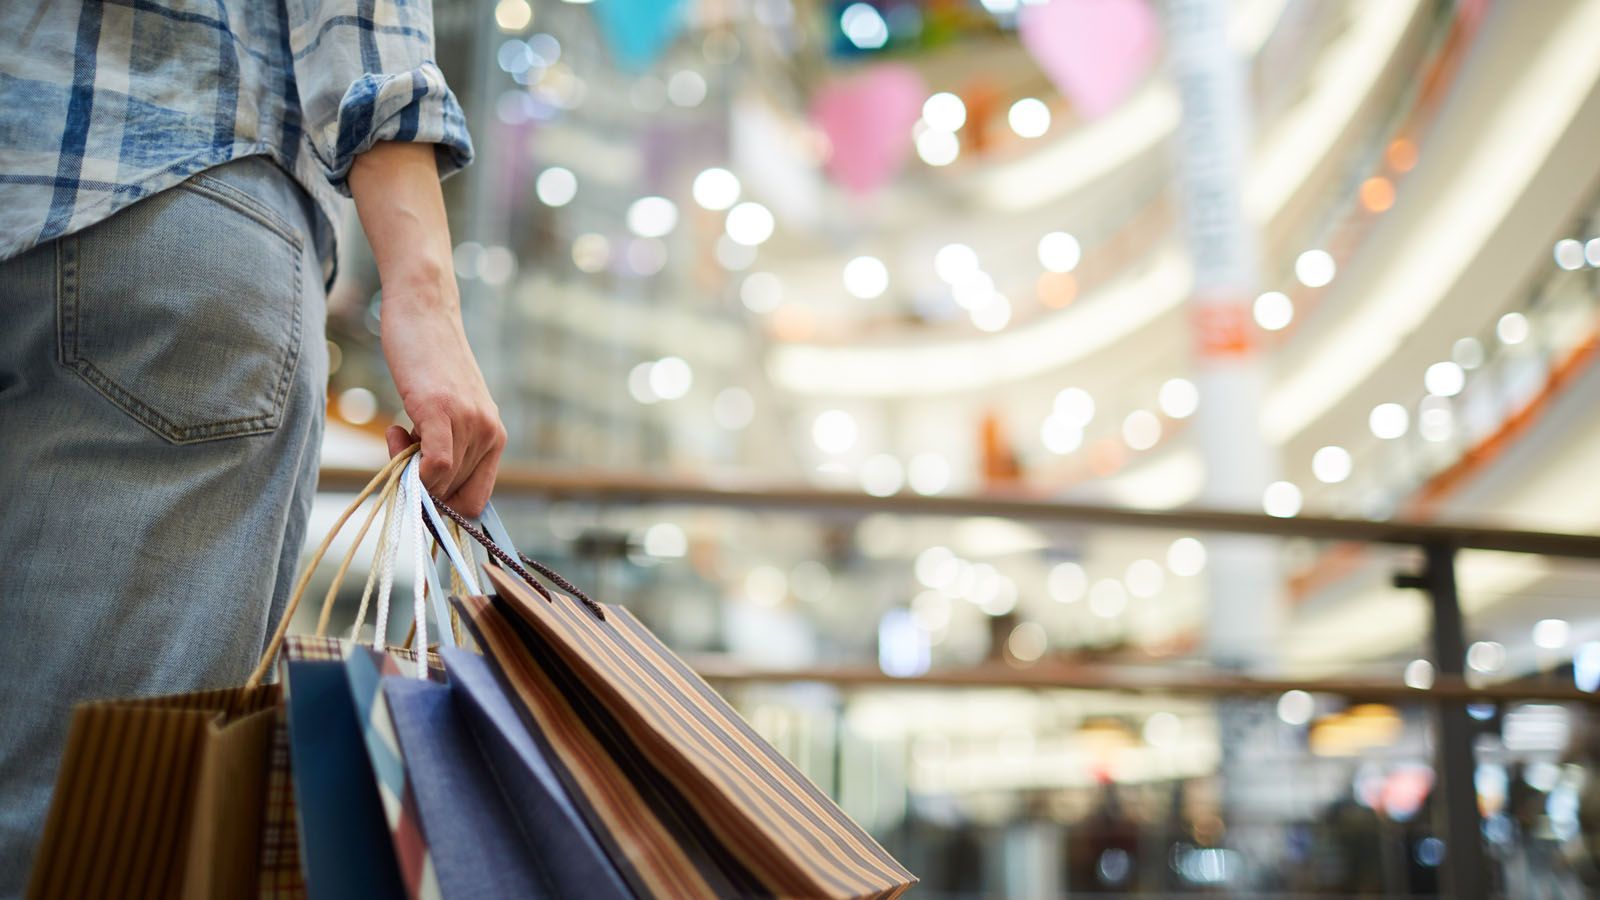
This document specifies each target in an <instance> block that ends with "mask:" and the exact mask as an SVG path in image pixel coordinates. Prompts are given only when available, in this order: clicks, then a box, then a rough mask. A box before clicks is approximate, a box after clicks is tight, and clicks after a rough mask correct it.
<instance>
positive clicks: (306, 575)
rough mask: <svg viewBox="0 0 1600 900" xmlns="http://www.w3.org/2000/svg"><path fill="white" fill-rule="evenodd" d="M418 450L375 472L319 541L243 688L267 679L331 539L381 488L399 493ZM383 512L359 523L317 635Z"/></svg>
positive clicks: (413, 448)
mask: <svg viewBox="0 0 1600 900" xmlns="http://www.w3.org/2000/svg"><path fill="white" fill-rule="evenodd" d="M419 449H420V445H412V446H410V447H407V448H406V449H404V450H402V451H400V452H399V453H398V454H396V455H395V456H394V457H393V458H392V459H390V460H389V461H388V462H387V463H385V464H384V465H383V468H381V469H379V470H378V474H376V475H374V476H373V477H372V480H371V481H369V482H367V486H366V487H364V488H362V489H361V492H360V493H359V494H357V495H356V498H355V500H353V501H351V503H350V505H349V506H348V507H346V508H345V511H344V512H343V513H341V514H340V515H339V518H338V519H337V520H336V521H335V522H334V523H333V527H332V528H331V529H329V530H328V534H327V536H326V537H324V538H323V539H322V543H320V544H318V545H317V549H316V550H315V551H314V552H313V553H312V554H311V560H310V562H309V563H307V565H306V567H305V571H303V572H301V573H300V578H299V580H297V581H296V582H295V586H294V592H293V593H292V594H290V596H289V602H288V604H287V605H286V606H285V607H284V610H283V615H282V616H281V617H280V618H279V619H278V626H277V628H276V629H274V630H273V632H272V638H271V639H270V640H269V641H267V647H266V649H265V650H264V651H263V652H262V654H261V660H260V661H259V662H257V663H256V667H255V671H253V672H251V673H250V677H249V678H248V679H247V680H246V681H245V687H251V688H253V687H257V686H259V685H260V684H261V681H262V679H264V678H265V677H266V675H267V671H268V670H269V669H270V668H271V667H272V662H273V660H275V659H277V658H278V651H280V650H282V649H283V640H284V638H285V637H286V636H287V635H288V633H289V622H290V621H292V620H293V619H294V614H295V611H296V610H297V609H299V608H300V601H301V599H302V598H304V597H305V593H306V587H307V586H308V585H309V584H310V583H311V574H312V573H313V572H315V571H316V568H317V565H318V564H319V563H321V562H322V558H323V557H324V556H327V555H328V548H329V547H331V546H333V539H334V538H335V537H337V536H338V534H339V532H340V530H342V529H343V528H344V526H345V523H346V522H348V521H350V517H351V516H353V515H355V513H356V510H358V509H360V508H361V504H363V503H365V502H367V498H368V497H371V496H372V495H373V493H375V492H377V491H378V490H379V488H380V486H381V487H382V490H383V492H384V495H390V496H392V493H393V492H394V491H397V490H398V487H397V485H398V482H399V477H400V473H401V471H402V470H403V468H404V467H405V465H406V463H407V462H409V461H410V459H411V458H412V457H413V456H416V455H417V452H418V450H419ZM383 508H385V504H384V502H383V501H382V500H381V499H380V501H379V503H378V505H377V506H374V507H373V509H372V512H370V513H368V515H367V519H366V521H365V522H363V523H362V525H361V530H360V532H358V534H357V536H356V540H355V543H354V544H353V545H352V546H351V548H350V550H349V551H348V552H347V553H346V554H345V558H344V560H343V561H342V562H341V563H340V565H339V570H338V572H337V573H335V575H334V583H333V585H332V586H330V587H329V588H328V594H327V596H326V597H325V598H324V600H323V611H322V615H321V616H320V617H319V620H320V621H319V628H318V632H319V633H321V632H322V631H323V629H324V628H325V627H326V621H327V617H328V615H329V611H330V609H331V604H332V603H333V598H334V596H335V595H336V594H337V593H338V589H339V584H340V582H341V581H342V580H343V579H344V574H345V572H347V571H348V570H349V568H350V562H351V560H353V559H354V558H355V551H356V548H357V547H359V546H360V545H361V541H362V540H363V539H364V538H365V537H366V535H367V529H369V528H370V527H371V526H372V522H373V520H374V519H376V518H377V517H378V510H379V509H383Z"/></svg>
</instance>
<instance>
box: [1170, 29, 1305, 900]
mask: <svg viewBox="0 0 1600 900" xmlns="http://www.w3.org/2000/svg"><path fill="white" fill-rule="evenodd" d="M1229 6H1230V4H1229V3H1228V2H1227V0H1166V7H1165V11H1166V28H1167V58H1168V64H1169V65H1170V67H1171V73H1172V77H1173V80H1174V82H1175V83H1176V84H1177V89H1178V94H1179V97H1180V99H1181V101H1182V104H1183V118H1182V120H1181V124H1180V126H1179V128H1178V134H1177V143H1176V148H1175V154H1176V166H1177V170H1178V185H1179V191H1180V195H1181V197H1182V198H1183V200H1182V207H1183V214H1184V218H1183V221H1184V226H1185V230H1186V237H1187V239H1188V244H1189V251H1190V255H1191V256H1192V257H1193V259H1194V293H1193V296H1191V298H1190V300H1189V304H1188V306H1189V315H1190V323H1191V326H1192V334H1193V337H1194V345H1193V352H1194V357H1195V383H1196V385H1197V386H1198V387H1199V389H1200V407H1199V409H1198V410H1197V412H1196V415H1195V428H1196V437H1197V440H1198V442H1199V444H1200V450H1201V454H1202V456H1203V457H1204V460H1205V465H1206V487H1205V491H1204V494H1203V497H1204V500H1205V502H1206V503H1208V504H1209V505H1213V506H1222V507H1231V508H1237V509H1245V510H1251V511H1259V510H1260V509H1261V495H1262V492H1263V490H1264V489H1265V487H1266V485H1267V484H1268V483H1270V482H1271V481H1272V479H1273V478H1274V477H1275V474H1276V471H1277V467H1276V460H1275V458H1274V457H1275V454H1274V453H1273V451H1272V448H1271V447H1269V446H1267V443H1266V441H1265V440H1263V438H1262V436H1261V427H1260V410H1261V398H1262V394H1263V387H1264V382H1265V376H1264V372H1263V370H1262V366H1261V362H1260V360H1259V359H1258V358H1257V356H1256V354H1255V349H1256V347H1255V336H1256V331H1255V324H1254V322H1253V321H1252V319H1251V314H1250V305H1251V301H1252V298H1254V297H1255V295H1256V290H1257V288H1258V278H1259V271H1258V266H1259V262H1258V259H1257V250H1256V234H1255V228H1254V224H1253V223H1251V222H1250V221H1248V220H1247V219H1246V217H1245V210H1244V190H1243V187H1244V185H1243V182H1244V171H1245V168H1246V163H1247V161H1248V160H1249V158H1250V149H1251V140H1250V111H1249V106H1248V104H1249V95H1248V94H1247V93H1246V87H1245V85H1246V82H1245V78H1244V71H1243V63H1242V61H1241V60H1240V59H1239V58H1238V57H1237V55H1236V54H1235V53H1234V50H1233V48H1232V47H1231V46H1230V45H1229V43H1228V8H1229ZM1205 540H1206V543H1207V547H1208V550H1209V552H1208V554H1207V556H1208V562H1207V569H1206V588H1207V597H1208V600H1209V604H1210V610H1209V615H1208V617H1207V622H1208V625H1207V636H1206V650H1207V653H1208V655H1209V656H1210V658H1211V661H1212V662H1213V663H1214V664H1216V665H1217V666H1218V667H1220V668H1226V669H1239V668H1245V667H1247V666H1248V667H1252V668H1257V669H1258V670H1259V669H1261V668H1266V669H1270V668H1272V667H1273V666H1274V663H1275V661H1274V656H1273V653H1272V651H1271V649H1270V648H1273V647H1275V646H1276V644H1277V638H1278V636H1279V633H1280V632H1281V626H1280V621H1281V616H1282V612H1281V611H1282V608H1283V607H1282V603H1281V602H1280V599H1279V596H1278V594H1279V590H1280V586H1281V583H1282V581H1281V578H1280V576H1279V572H1278V560H1277V552H1276V546H1275V542H1274V541H1273V540H1271V539H1269V538H1259V537H1245V536H1229V535H1211V536H1208V537H1206V538H1205ZM1267 707H1268V704H1264V703H1261V702H1259V701H1257V702H1241V701H1237V700H1223V701H1220V702H1219V703H1218V704H1217V730H1218V738H1219V743H1220V744H1221V747H1222V761H1221V774H1222V778H1223V791H1222V815H1223V818H1224V821H1226V822H1227V823H1228V824H1229V825H1230V826H1237V824H1238V821H1239V817H1238V814H1239V813H1240V812H1242V811H1244V810H1253V811H1257V812H1261V811H1267V813H1266V814H1268V815H1270V814H1271V813H1270V810H1271V809H1272V806H1273V803H1272V799H1271V798H1272V797H1274V796H1281V793H1282V791H1281V783H1279V782H1280V779H1281V776H1282V771H1281V769H1280V768H1278V767H1277V766H1275V765H1274V764H1273V762H1272V761H1271V760H1267V759H1260V758H1258V757H1259V756H1260V754H1261V752H1262V748H1272V747H1275V746H1276V743H1275V741H1274V740H1273V735H1274V733H1275V731H1276V727H1277V726H1278V723H1277V722H1276V721H1275V718H1276V717H1275V716H1274V714H1273V711H1272V710H1271V709H1269V708H1267ZM1269 752H1271V751H1270V750H1269ZM1274 842H1275V840H1274V838H1273V837H1271V836H1270V834H1269V833H1267V832H1265V831H1264V830H1263V829H1250V828H1238V827H1230V828H1229V829H1228V843H1229V845H1230V846H1231V847H1232V848H1233V849H1235V850H1239V851H1241V854H1240V858H1241V859H1244V860H1250V859H1273V858H1277V857H1278V856H1279V854H1280V852H1281V850H1282V848H1281V847H1275V846H1272V845H1273V844H1274ZM1254 881H1255V879H1254V875H1253V873H1252V872H1250V871H1248V869H1247V870H1245V871H1240V872H1232V873H1229V879H1228V889H1230V890H1240V889H1245V888H1248V887H1251V886H1253V885H1254Z"/></svg>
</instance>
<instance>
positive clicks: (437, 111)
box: [283, 0, 472, 196]
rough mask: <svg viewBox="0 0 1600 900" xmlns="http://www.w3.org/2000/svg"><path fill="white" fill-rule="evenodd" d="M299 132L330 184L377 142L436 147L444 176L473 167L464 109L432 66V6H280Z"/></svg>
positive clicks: (365, 1)
mask: <svg viewBox="0 0 1600 900" xmlns="http://www.w3.org/2000/svg"><path fill="white" fill-rule="evenodd" d="M283 2H284V4H285V5H286V6H287V7H288V11H289V23H290V36H289V42H290V49H291V50H292V52H293V54H294V77H295V82H296V89H297V90H298V92H299V95H300V109H301V112H302V114H303V115H304V116H305V122H304V123H303V126H304V128H305V131H306V134H307V135H309V136H310V138H311V145H312V148H313V150H314V152H315V153H316V156H317V159H318V161H319V162H320V163H321V164H322V168H323V172H324V174H325V175H327V178H328V181H329V182H330V183H331V184H332V185H333V186H334V187H335V188H337V189H338V190H339V192H340V193H342V194H345V195H347V196H348V195H349V193H350V187H349V185H348V184H347V183H346V180H347V179H348V177H349V175H350V165H351V164H352V163H353V162H355V158H356V156H357V155H358V154H360V153H363V152H365V151H366V150H368V149H370V148H371V147H372V145H373V144H376V143H378V142H379V141H407V142H412V143H421V144H432V145H434V148H435V150H436V151H437V158H438V163H439V174H440V176H441V177H443V176H445V175H449V174H450V173H452V172H455V171H456V170H458V169H460V168H462V167H463V166H465V165H467V163H469V162H471V161H472V138H471V137H470V136H469V135H468V134H467V122H466V117H465V116H464V115H463V114H462V112H461V104H460V103H458V102H457V101H456V97H455V94H454V93H452V92H451V90H450V87H449V85H447V84H446V83H445V80H444V73H442V72H440V71H439V66H438V65H437V64H436V63H435V62H434V60H433V10H432V8H431V3H430V2H429V0H283Z"/></svg>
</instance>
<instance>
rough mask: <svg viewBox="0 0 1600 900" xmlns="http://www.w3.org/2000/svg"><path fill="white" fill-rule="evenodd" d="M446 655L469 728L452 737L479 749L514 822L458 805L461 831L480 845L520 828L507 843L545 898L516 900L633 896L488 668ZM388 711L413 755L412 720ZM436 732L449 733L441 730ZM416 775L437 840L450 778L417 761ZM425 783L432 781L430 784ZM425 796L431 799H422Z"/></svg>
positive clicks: (458, 713) (458, 711)
mask: <svg viewBox="0 0 1600 900" xmlns="http://www.w3.org/2000/svg"><path fill="white" fill-rule="evenodd" d="M441 655H442V656H443V658H444V663H445V671H446V672H447V673H448V675H449V681H450V688H449V691H450V695H451V699H452V701H453V704H452V705H453V710H452V714H453V715H454V717H455V718H456V721H457V722H459V723H464V724H465V726H466V728H465V729H461V728H459V727H457V728H456V729H455V730H454V731H453V733H454V734H464V735H466V737H467V740H468V741H471V742H472V743H473V744H475V745H476V747H475V750H476V752H477V753H478V754H479V760H480V765H481V766H482V767H483V770H484V771H486V772H489V773H492V775H493V784H492V785H489V787H492V788H493V789H494V790H495V791H496V792H497V793H498V794H499V796H500V798H501V802H502V804H503V805H502V806H501V807H500V808H501V809H503V810H504V811H505V812H506V814H507V815H508V816H509V819H499V818H495V819H490V818H488V817H479V818H469V817H470V816H471V811H470V809H466V808H464V807H463V806H462V805H461V804H459V803H456V804H455V809H456V810H457V812H455V813H453V815H454V816H455V818H456V827H457V828H460V827H462V825H463V824H470V825H471V829H470V831H469V832H468V833H469V834H472V835H474V836H476V837H477V838H479V839H482V840H488V839H489V838H490V832H491V830H494V831H499V832H501V833H502V834H506V835H510V832H511V831H512V829H515V832H516V833H515V835H510V836H508V837H506V838H504V839H505V840H507V841H510V840H511V839H512V837H515V838H517V839H519V840H520V841H521V842H522V844H523V846H525V847H526V848H527V853H528V854H529V856H530V858H531V859H532V860H533V864H534V866H535V867H536V869H537V874H538V875H539V876H540V878H541V879H542V881H543V883H544V885H545V887H544V889H543V893H542V894H520V895H517V896H550V897H584V898H596V900H610V898H616V900H626V898H632V897H633V896H634V895H633V892H632V891H630V890H629V889H628V887H627V886H626V884H625V883H624V882H623V880H622V877H621V875H620V874H619V873H618V872H617V868H616V866H615V865H614V864H613V862H612V861H611V859H610V857H608V856H607V855H606V852H605V850H604V849H602V847H601V845H600V842H599V841H598V840H596V839H595V836H594V833H593V832H592V831H590V829H589V824H588V822H587V821H585V819H584V817H583V815H582V814H581V813H580V812H579V811H578V808H577V807H576V806H575V805H573V802H572V800H571V798H570V797H568V795H567V792H566V788H565V787H564V786H563V785H562V782H561V779H560V777H559V776H558V775H557V774H556V772H555V770H554V769H552V768H551V765H550V763H549V761H548V759H547V753H546V751H544V750H543V749H542V748H541V745H540V744H539V742H538V740H537V739H536V737H535V736H534V735H532V734H530V733H529V731H528V726H527V725H526V724H525V723H524V720H523V718H522V716H521V715H519V714H518V713H517V711H516V709H515V708H514V707H513V706H512V705H511V701H510V699H509V698H508V697H507V696H506V694H505V691H504V689H503V688H502V686H501V685H500V682H499V680H498V679H497V677H496V676H495V673H494V671H493V669H492V667H491V666H490V664H489V663H488V662H487V661H486V660H485V659H484V658H483V657H481V656H478V655H477V654H475V653H472V652H470V651H466V650H460V649H456V648H444V649H443V650H441ZM396 689H398V690H396ZM426 690H427V689H426V687H425V686H422V685H418V686H417V687H411V686H406V687H404V688H402V687H400V686H399V685H397V684H396V685H393V686H391V687H390V691H391V693H390V697H391V700H393V699H394V698H396V696H397V694H400V693H412V694H420V693H423V692H425V691H426ZM436 696H437V695H436ZM401 702H402V703H405V702H406V701H404V700H402V701H401ZM391 708H392V709H394V710H395V716H396V727H397V728H398V729H400V731H401V745H402V751H403V752H405V753H406V754H407V755H408V757H409V754H410V752H411V750H410V746H411V745H410V744H408V743H407V734H406V731H407V730H408V726H407V725H406V724H402V722H401V721H400V720H401V719H405V718H408V716H407V715H406V714H405V713H402V712H401V711H400V709H399V707H398V706H393V705H392V706H391ZM432 733H433V734H434V735H442V734H446V733H452V732H451V729H447V728H443V727H441V728H436V729H434V730H433V732H432ZM436 746H437V744H436ZM456 752H458V753H459V752H460V750H459V749H458V750H457V751H456ZM412 771H413V772H414V773H415V777H416V790H417V793H418V803H419V805H420V807H421V809H422V816H423V827H424V829H426V830H428V832H429V835H430V838H432V837H433V836H434V835H435V834H438V831H437V830H436V829H434V827H433V824H432V822H433V818H430V817H431V816H437V817H439V818H443V817H445V816H448V815H452V813H450V812H448V810H449V809H450V804H449V803H447V802H445V801H443V800H441V798H440V794H442V793H444V791H443V790H442V788H443V787H444V786H445V785H446V784H447V778H448V774H447V772H446V771H445V770H443V769H442V767H434V766H431V765H424V764H422V763H421V762H420V760H419V761H418V762H416V763H414V764H413V765H412ZM425 782H431V783H428V784H426V785H425ZM425 790H426V791H427V792H428V793H429V797H431V798H432V799H431V800H430V799H428V798H425V797H424V796H423V794H424V791H425ZM496 839H497V840H498V839H500V838H498V837H497V838H496ZM431 843H432V845H433V848H434V855H435V864H436V865H437V866H438V867H439V874H440V880H441V881H444V879H445V871H444V867H445V863H444V860H443V856H442V854H443V852H444V849H443V845H442V844H441V843H440V842H439V841H438V840H431ZM444 889H445V893H446V896H447V897H450V896H455V895H454V894H452V893H451V891H450V888H449V887H448V886H446V887H445V888H444ZM485 896H490V895H485Z"/></svg>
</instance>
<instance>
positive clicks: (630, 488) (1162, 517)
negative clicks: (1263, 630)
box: [321, 468, 1600, 559]
mask: <svg viewBox="0 0 1600 900" xmlns="http://www.w3.org/2000/svg"><path fill="white" fill-rule="evenodd" d="M371 477H372V473H371V472H369V471H367V470H365V469H351V468H326V469H323V470H322V480H321V487H322V488H323V489H324V490H338V491H348V490H357V489H359V488H360V486H361V485H364V484H366V483H367V481H368V479H370V478H371ZM495 491H496V495H497V496H509V497H543V498H545V499H550V500H585V501H589V502H594V503H605V504H657V503H679V504H687V505H691V506H718V507H738V508H747V509H777V510H803V511H810V512H853V513H860V514H862V515H867V514H871V513H895V514H898V515H906V516H940V517H952V516H953V517H962V516H991V517H999V518H1007V519H1016V520H1021V521H1030V522H1047V523H1059V524H1068V525H1098V526H1106V527H1115V528H1142V529H1159V530H1167V531H1203V532H1222V533H1231V534H1253V535H1266V536H1271V537H1285V538H1290V537H1298V538H1313V539H1318V540H1333V541H1355V542H1359V543H1366V544H1390V545H1402V546H1413V547H1430V546H1443V547H1449V548H1451V549H1454V550H1500V551H1506V552H1511V553H1533V554H1539V555H1542V556H1559V557H1568V558H1573V559H1600V535H1589V534H1570V533H1560V532H1545V531H1528V530H1522V529H1508V528H1495V527H1489V526H1484V525H1476V524H1466V523H1450V522H1420V521H1404V520H1389V521H1374V520H1369V519H1345V518H1333V517H1327V516H1294V517H1291V518H1277V517H1274V516H1268V515H1265V514H1263V513H1251V512H1239V511H1232V510H1220V509H1205V508H1200V507H1184V508H1181V509H1172V510H1144V509H1127V508H1123V507H1116V506H1104V505H1096V504H1087V503H1063V502H1060V501H1056V500H1051V499H1048V498H1044V497H1036V496H1028V495H1026V494H1024V493H1021V492H1017V493H1005V494H1001V493H991V494H984V495H969V496H959V497H958V496H922V495H918V494H909V493H900V494H893V495H890V496H887V497H874V496H871V495H869V494H864V493H860V492H856V491H837V490H822V489H817V488H812V487H795V486H772V485H762V484H760V483H758V482H754V481H750V482H734V481H731V480H729V481H725V482H721V483H715V484H714V483H711V482H705V481H692V480H688V479H683V478H669V477H662V476H650V475H639V474H635V473H626V472H604V471H593V470H587V471H585V470H564V469H545V468H508V469H503V470H501V472H500V476H499V478H498V480H497V481H496V485H495Z"/></svg>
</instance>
